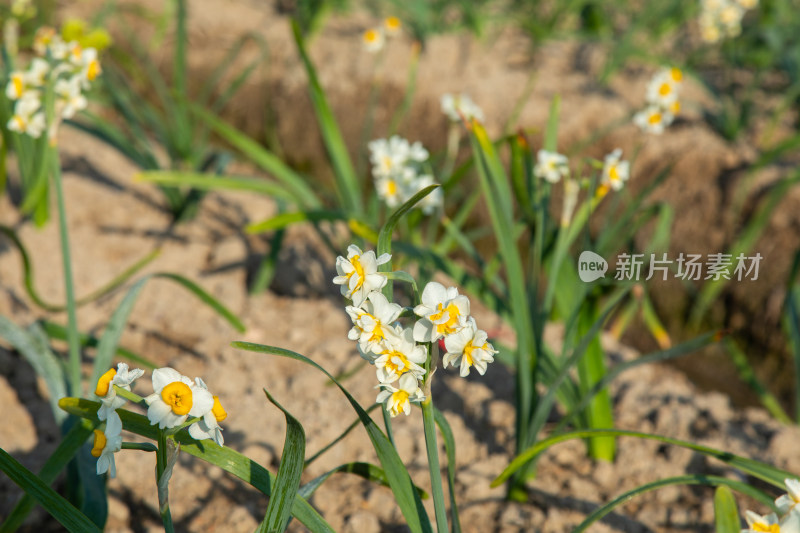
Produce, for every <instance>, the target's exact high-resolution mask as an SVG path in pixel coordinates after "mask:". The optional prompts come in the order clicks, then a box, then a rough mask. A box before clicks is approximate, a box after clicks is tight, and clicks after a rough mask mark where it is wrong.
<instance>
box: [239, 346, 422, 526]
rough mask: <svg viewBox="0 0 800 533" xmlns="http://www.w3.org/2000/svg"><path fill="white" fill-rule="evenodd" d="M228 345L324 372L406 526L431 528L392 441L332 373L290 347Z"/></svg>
mask: <svg viewBox="0 0 800 533" xmlns="http://www.w3.org/2000/svg"><path fill="white" fill-rule="evenodd" d="M231 346H233V347H234V348H239V349H241V350H247V351H251V352H256V353H263V354H270V355H279V356H281V357H288V358H290V359H295V360H297V361H301V362H303V363H305V364H307V365H310V366H312V367H314V368H316V369H317V370H319V371H320V372H322V373H324V374H325V375H326V376H327V377H328V378H329V379H330V380H331V381H332V382H334V383H335V384H336V386H337V387H339V389H340V390H341V391H342V393H343V394H344V395H345V397H346V398H347V400H348V401H349V402H350V405H352V406H353V409H354V410H355V411H356V413H357V414H358V417H359V418H360V419H361V423H362V424H363V425H364V429H366V430H367V435H368V436H369V438H370V440H371V441H372V446H373V447H374V448H375V453H376V454H377V455H378V459H379V460H380V462H381V465H382V466H383V469H384V471H385V472H386V477H387V479H388V481H389V485H390V486H391V488H392V492H393V493H394V497H395V500H396V501H397V505H398V506H399V507H400V510H401V512H402V513H403V516H404V517H405V519H406V522H407V523H408V527H409V528H410V529H411V531H413V532H415V533H418V532H426V533H428V532H432V528H431V524H430V520H429V518H428V515H427V514H426V512H425V508H424V507H423V506H422V501H421V500H420V498H419V494H417V491H416V490H415V488H414V483H413V482H412V481H411V477H410V476H409V475H408V470H406V467H405V466H404V465H403V461H402V460H401V459H400V456H399V455H397V450H395V449H394V446H392V444H391V443H390V442H389V439H388V438H387V437H386V435H384V434H383V432H382V431H381V430H380V428H378V426H377V424H375V422H374V421H373V420H372V418H370V416H369V415H368V414H367V412H366V411H364V408H363V407H361V405H360V404H359V403H358V402H357V401H356V400H355V398H353V396H352V395H351V394H350V393H349V392H348V391H347V389H345V388H344V387H343V386H342V385H341V384H340V383H339V382H338V381H336V379H334V377H333V376H332V375H331V374H330V373H328V371H327V370H325V369H324V368H322V367H321V366H319V365H318V364H317V363H315V362H314V361H312V360H311V359H309V358H307V357H305V356H303V355H300V354H298V353H295V352H292V351H290V350H284V349H283V348H276V347H274V346H264V345H261V344H253V343H249V342H234V343H231Z"/></svg>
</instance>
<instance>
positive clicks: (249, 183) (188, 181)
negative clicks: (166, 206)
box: [134, 170, 295, 202]
mask: <svg viewBox="0 0 800 533" xmlns="http://www.w3.org/2000/svg"><path fill="white" fill-rule="evenodd" d="M134 180H139V181H146V182H148V183H156V184H158V185H170V186H173V187H191V188H193V189H202V190H208V191H218V190H227V191H248V192H257V193H259V194H263V195H265V196H269V197H271V198H280V199H282V200H287V201H291V202H294V201H295V196H293V195H292V194H291V193H290V192H289V191H288V190H287V189H286V186H285V185H283V184H279V183H274V182H272V181H267V180H266V179H264V178H249V177H244V176H219V175H217V174H212V173H203V172H182V171H178V170H150V171H146V172H139V173H138V174H136V175H135V176H134Z"/></svg>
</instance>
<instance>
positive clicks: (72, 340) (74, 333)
mask: <svg viewBox="0 0 800 533" xmlns="http://www.w3.org/2000/svg"><path fill="white" fill-rule="evenodd" d="M50 150H51V154H50V161H51V162H52V165H53V167H52V172H53V185H54V188H55V191H56V202H57V204H58V226H59V236H60V239H61V259H62V261H63V265H64V288H65V292H66V295H67V344H68V346H69V364H68V366H67V375H68V376H69V387H70V394H71V395H72V396H78V397H80V396H82V395H83V391H82V387H81V349H80V335H79V332H78V315H77V313H76V311H75V288H74V286H73V277H72V258H71V257H70V248H69V233H68V231H67V210H66V206H65V202H64V190H63V187H62V186H61V163H60V161H59V157H58V150H57V149H55V148H51V149H50Z"/></svg>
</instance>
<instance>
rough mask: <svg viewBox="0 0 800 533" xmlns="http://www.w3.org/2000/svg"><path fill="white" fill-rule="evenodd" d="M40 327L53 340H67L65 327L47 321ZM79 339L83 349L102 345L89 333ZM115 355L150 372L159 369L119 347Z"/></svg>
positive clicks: (148, 361) (139, 356) (146, 360)
mask: <svg viewBox="0 0 800 533" xmlns="http://www.w3.org/2000/svg"><path fill="white" fill-rule="evenodd" d="M39 325H40V326H41V327H42V329H44V332H45V333H46V334H47V336H48V337H50V338H51V339H58V340H60V341H65V340H67V328H65V327H64V326H62V325H60V324H56V323H55V322H49V321H47V320H41V321H39ZM79 337H80V338H79V340H80V343H81V347H83V348H97V346H98V345H99V344H100V341H99V340H98V339H97V337H95V336H93V335H89V334H87V333H81V334H80V336H79ZM115 355H117V356H118V357H121V358H123V359H127V360H128V361H131V362H133V363H136V364H137V365H141V366H143V367H145V368H147V369H148V370H155V369H156V368H158V365H156V364H155V363H153V362H152V361H150V360H149V359H146V358H144V357H142V356H141V355H139V354H136V353H134V352H132V351H130V350H127V349H125V348H120V347H117V351H116V354H115Z"/></svg>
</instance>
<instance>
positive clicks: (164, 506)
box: [156, 430, 175, 533]
mask: <svg viewBox="0 0 800 533" xmlns="http://www.w3.org/2000/svg"><path fill="white" fill-rule="evenodd" d="M167 446H168V444H167V433H166V432H165V431H161V430H159V432H158V450H156V485H157V486H158V500H159V502H158V511H159V514H160V515H161V521H162V522H163V523H164V533H175V526H174V525H173V524H172V513H170V511H169V499H168V497H167V487H166V486H164V487H163V488H162V477H163V476H164V472H165V471H166V470H167V467H168V463H169V458H168V457H167ZM167 483H168V481H167V482H166V483H165V485H166V484H167Z"/></svg>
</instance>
